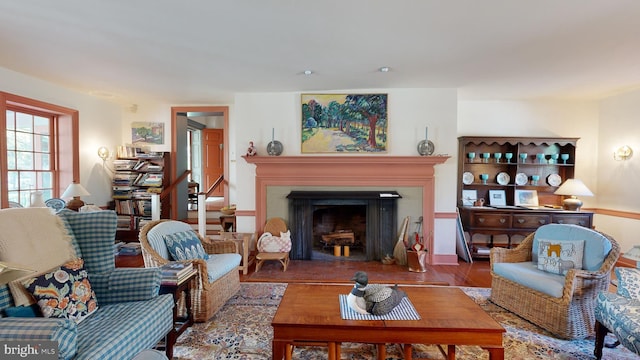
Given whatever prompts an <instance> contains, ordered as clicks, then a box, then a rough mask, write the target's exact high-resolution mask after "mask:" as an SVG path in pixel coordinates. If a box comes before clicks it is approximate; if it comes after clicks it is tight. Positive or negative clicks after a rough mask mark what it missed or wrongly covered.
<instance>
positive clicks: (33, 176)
mask: <svg viewBox="0 0 640 360" xmlns="http://www.w3.org/2000/svg"><path fill="white" fill-rule="evenodd" d="M6 120H7V122H6V126H7V127H6V129H7V183H8V186H7V192H8V197H9V201H14V202H17V203H20V204H21V205H22V206H27V205H28V204H29V201H30V195H31V192H32V191H35V190H38V191H41V192H42V194H43V198H44V199H50V198H52V197H54V196H53V179H54V178H55V177H56V175H55V170H56V169H54V168H53V165H54V164H53V162H52V161H51V160H52V158H53V156H52V153H53V144H52V135H54V134H52V128H53V127H52V124H53V121H54V117H53V116H51V115H48V116H40V115H37V114H34V113H33V112H31V113H30V112H29V110H28V109H25V110H20V109H17V110H15V111H14V110H7V114H6Z"/></svg>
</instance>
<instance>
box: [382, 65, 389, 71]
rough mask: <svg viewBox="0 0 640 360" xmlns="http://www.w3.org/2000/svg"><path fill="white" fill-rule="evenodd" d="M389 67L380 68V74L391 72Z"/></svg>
mask: <svg viewBox="0 0 640 360" xmlns="http://www.w3.org/2000/svg"><path fill="white" fill-rule="evenodd" d="M389 70H390V69H389V67H388V66H383V67H381V68H380V72H389Z"/></svg>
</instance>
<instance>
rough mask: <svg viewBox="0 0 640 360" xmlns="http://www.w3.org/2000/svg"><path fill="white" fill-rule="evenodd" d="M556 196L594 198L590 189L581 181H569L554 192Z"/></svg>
mask: <svg viewBox="0 0 640 360" xmlns="http://www.w3.org/2000/svg"><path fill="white" fill-rule="evenodd" d="M554 194H556V195H569V196H593V193H592V192H591V190H589V188H588V187H587V186H586V185H585V184H584V183H583V182H582V181H581V180H579V179H568V180H567V181H565V182H564V184H562V185H560V187H559V188H558V190H556V191H555V192H554Z"/></svg>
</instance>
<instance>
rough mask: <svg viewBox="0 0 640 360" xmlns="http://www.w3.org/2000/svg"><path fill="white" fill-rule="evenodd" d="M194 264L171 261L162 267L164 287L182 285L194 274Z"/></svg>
mask: <svg viewBox="0 0 640 360" xmlns="http://www.w3.org/2000/svg"><path fill="white" fill-rule="evenodd" d="M193 271H194V269H193V264H192V263H190V262H177V261H171V262H169V263H167V264H164V265H162V267H160V272H161V274H162V282H161V283H162V285H177V284H180V283H182V282H183V281H184V280H185V279H186V278H188V277H189V276H190V275H191V273H193Z"/></svg>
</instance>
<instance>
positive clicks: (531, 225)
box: [513, 214, 551, 229]
mask: <svg viewBox="0 0 640 360" xmlns="http://www.w3.org/2000/svg"><path fill="white" fill-rule="evenodd" d="M550 222H551V217H550V216H549V215H521V214H515V215H513V227H514V228H518V229H537V228H538V227H540V226H542V225H546V224H548V223H550Z"/></svg>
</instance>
